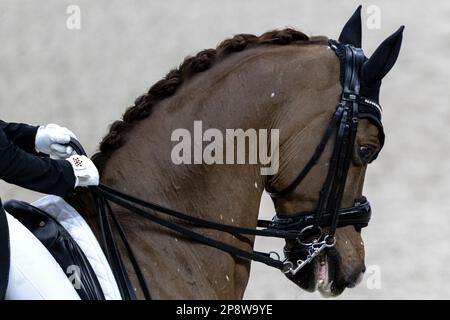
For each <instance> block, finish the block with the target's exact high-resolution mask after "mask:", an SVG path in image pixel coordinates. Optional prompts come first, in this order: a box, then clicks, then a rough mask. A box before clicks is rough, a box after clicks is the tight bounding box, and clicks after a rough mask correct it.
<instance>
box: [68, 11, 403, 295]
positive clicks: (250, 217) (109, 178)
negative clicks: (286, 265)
mask: <svg viewBox="0 0 450 320" xmlns="http://www.w3.org/2000/svg"><path fill="white" fill-rule="evenodd" d="M352 19H353V20H352ZM352 19H351V20H350V21H349V22H348V23H347V25H346V27H345V28H344V31H343V34H341V38H340V39H347V41H348V42H349V43H352V44H353V45H354V46H356V47H360V42H361V39H360V38H361V25H360V24H361V21H360V18H359V19H356V20H355V16H353V17H352ZM355 21H356V22H355ZM358 24H359V25H358ZM400 43H401V32H397V33H396V34H394V35H393V36H391V37H390V38H388V39H387V40H386V41H385V42H383V43H382V44H381V45H380V47H379V48H378V49H377V51H376V52H375V54H374V55H373V56H372V57H371V58H370V59H368V61H370V62H371V64H372V65H373V66H375V67H372V68H371V69H370V70H368V71H367V72H366V73H365V74H362V75H361V79H362V83H363V84H364V86H365V87H364V88H366V90H372V93H374V94H375V95H376V98H378V90H379V87H380V83H381V79H382V78H383V77H384V76H385V75H386V73H387V72H388V71H389V70H390V69H391V67H392V66H393V64H394V62H395V60H396V58H397V55H398V52H399V48H400ZM340 68H341V67H340V63H339V60H338V58H337V57H336V55H335V53H334V52H333V50H330V47H329V45H328V39H327V38H325V37H308V36H306V35H305V34H303V33H302V32H299V31H295V30H292V29H285V30H281V31H272V32H267V33H265V34H263V35H261V36H259V37H258V36H254V35H248V34H240V35H236V36H235V37H233V38H232V39H228V40H225V41H223V42H222V43H221V44H220V45H219V46H218V47H217V48H216V49H208V50H204V51H202V52H200V53H198V54H197V55H196V56H194V57H189V58H187V59H186V60H185V61H184V62H183V63H182V64H181V65H180V67H179V68H177V69H174V70H172V71H170V72H169V73H168V74H167V76H166V77H165V78H164V79H163V80H161V81H159V82H158V83H156V84H155V85H154V86H152V87H151V88H150V90H149V91H148V93H146V94H145V95H143V96H141V97H139V98H138V99H137V100H136V102H135V105H134V106H132V107H130V108H129V109H128V110H127V111H126V112H125V114H124V115H123V118H122V120H120V121H116V122H115V123H114V124H112V126H111V128H110V131H109V133H108V134H107V135H106V136H105V138H104V139H103V141H102V142H101V144H100V152H99V153H97V154H96V155H95V156H94V161H95V162H96V164H97V165H98V167H99V169H100V172H101V181H102V183H104V184H106V185H109V186H112V187H113V188H115V189H117V190H121V191H122V192H124V193H127V194H131V195H133V196H136V197H138V198H141V199H143V200H147V201H152V202H155V203H158V204H160V205H162V206H165V207H168V208H172V209H175V210H178V211H181V212H185V213H188V214H190V215H192V216H194V217H199V218H203V219H207V220H211V221H215V222H218V223H225V224H230V225H234V226H242V227H249V228H254V227H255V226H256V223H257V219H258V211H259V206H260V199H261V195H262V193H263V191H264V189H265V188H266V189H270V190H281V189H283V187H286V186H287V185H289V184H290V183H291V182H292V180H293V179H294V178H295V177H296V176H297V174H298V172H299V171H300V170H301V169H302V168H303V167H304V166H305V164H306V163H307V161H308V160H309V158H310V157H311V155H312V154H313V152H314V149H315V148H316V146H317V144H318V143H319V141H320V139H321V137H322V135H323V132H324V130H325V128H326V127H327V125H328V123H329V121H330V118H331V116H332V115H333V113H334V112H335V109H336V105H337V104H338V103H339V101H340V96H341V93H342V86H341V82H340V74H341V70H340ZM197 120H202V122H203V127H204V130H205V129H208V128H216V129H219V130H220V131H222V132H224V131H225V130H226V128H242V129H243V130H247V129H256V130H258V129H268V130H270V129H279V133H280V139H279V140H280V141H279V170H278V172H277V173H276V174H274V175H272V176H270V177H266V176H262V175H261V174H260V168H261V165H260V164H239V165H237V164H209V165H207V164H195V165H194V164H174V163H173V162H172V160H171V152H172V148H173V147H174V143H173V142H172V141H171V135H172V133H173V132H174V130H176V129H179V128H185V129H187V130H190V131H192V128H193V124H194V121H197ZM333 142H334V139H330V142H328V144H327V146H326V148H325V151H324V153H323V154H322V156H321V157H320V159H319V161H318V163H317V165H316V166H314V167H313V168H312V170H311V171H310V173H309V174H308V175H307V177H306V178H305V180H304V181H303V182H302V183H301V185H300V186H298V187H297V188H295V190H293V192H291V193H289V194H288V195H286V196H283V197H280V198H274V199H273V200H274V204H275V208H276V212H277V213H283V214H284V215H287V216H289V215H294V214H296V213H298V212H308V211H312V210H314V209H315V208H316V206H317V203H318V198H319V192H320V189H321V187H322V185H323V184H324V180H325V178H326V176H327V171H328V165H329V161H330V157H331V154H332V150H333ZM196 147H197V148H198V147H199V146H198V145H197V146H194V148H196ZM200 147H201V146H200ZM354 149H355V150H354V154H353V161H352V162H351V164H350V168H349V172H348V176H347V180H346V184H345V190H344V194H343V199H342V203H341V204H342V207H350V206H352V205H353V203H354V202H355V200H356V199H359V198H361V197H362V189H363V183H364V176H365V172H366V167H367V164H368V162H370V160H371V157H373V156H374V155H375V154H376V153H377V152H378V151H379V149H380V141H379V139H378V129H377V127H376V126H374V125H373V124H372V123H371V122H369V121H368V120H365V119H363V120H361V121H360V122H359V125H358V130H357V136H356V141H355V148H354ZM71 202H72V203H73V205H74V206H75V207H76V208H77V209H78V210H79V212H82V213H83V216H84V217H85V218H86V220H87V221H88V223H89V224H90V226H91V227H92V228H93V229H94V232H96V234H97V235H99V225H98V221H97V218H96V215H95V208H94V204H93V202H92V199H91V197H90V196H89V195H88V193H87V192H84V191H78V192H77V194H75V196H74V197H73V198H72V199H71ZM113 210H114V212H115V214H116V216H117V217H118V219H119V221H120V222H121V224H122V225H123V228H124V230H125V233H126V234H127V237H128V239H129V241H130V244H131V246H132V248H133V250H134V252H135V254H136V256H137V259H138V261H139V264H140V265H141V268H142V271H143V273H144V276H145V278H146V281H147V283H148V284H149V287H150V290H151V293H152V296H153V297H154V298H157V299H240V298H242V297H243V294H244V291H245V288H246V285H247V282H248V279H249V273H250V262H249V261H247V260H245V259H241V258H236V257H234V256H232V255H230V254H228V253H226V252H223V251H219V250H217V249H215V248H211V247H208V246H205V245H202V244H199V243H196V242H193V241H191V240H188V239H185V238H183V237H180V236H179V235H177V234H176V233H174V232H172V231H170V230H167V229H165V228H163V227H161V226H159V225H157V224H154V223H152V222H150V221H148V220H145V219H143V218H139V217H137V216H135V215H132V214H131V213H129V212H128V211H126V210H124V209H121V208H119V207H116V206H114V207H113ZM192 228H193V229H195V230H196V231H198V232H199V233H202V234H204V235H207V236H209V237H211V238H214V239H218V240H220V241H222V242H225V243H227V244H231V245H234V246H236V247H239V248H241V249H245V250H247V251H251V250H252V248H253V243H254V238H253V237H245V238H242V237H234V236H233V235H231V234H227V233H225V234H224V233H219V232H217V231H214V230H206V229H202V228H197V227H192ZM120 251H122V252H123V253H124V252H125V250H124V248H123V247H120ZM126 266H127V270H128V272H129V274H130V275H131V280H132V283H133V284H136V275H135V274H134V273H133V269H132V268H131V265H130V263H129V261H126ZM364 270H365V264H364V245H363V241H362V238H361V233H360V230H357V229H356V228H354V227H353V226H346V227H342V228H339V229H338V230H337V233H336V245H335V246H334V247H333V248H331V249H329V250H327V251H326V252H324V253H322V254H320V255H319V256H318V257H317V258H316V259H314V261H313V262H312V263H311V264H310V265H308V266H307V267H305V268H304V269H303V270H301V271H300V272H299V273H298V274H297V275H296V276H295V277H291V278H290V279H291V280H292V281H294V282H295V283H296V284H298V285H299V286H300V287H302V288H304V289H306V290H310V291H312V290H314V289H319V290H320V291H321V292H322V293H324V294H328V295H337V294H340V293H341V292H342V291H343V290H344V289H345V288H346V287H351V286H354V285H355V284H356V283H357V281H358V279H359V278H360V277H361V274H362V273H363V272H364Z"/></svg>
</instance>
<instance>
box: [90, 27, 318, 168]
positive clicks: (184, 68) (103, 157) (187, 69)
mask: <svg viewBox="0 0 450 320" xmlns="http://www.w3.org/2000/svg"><path fill="white" fill-rule="evenodd" d="M294 42H295V43H305V44H314V43H318V44H326V43H327V39H326V38H325V37H312V38H309V37H308V36H307V35H305V34H304V33H302V32H300V31H297V30H294V29H290V28H287V29H284V30H274V31H269V32H266V33H264V34H262V35H261V36H259V37H258V36H255V35H251V34H238V35H236V36H234V37H233V38H231V39H227V40H224V41H223V42H221V43H220V44H219V45H218V46H217V48H216V49H206V50H203V51H201V52H199V53H197V55H195V56H193V57H187V58H186V59H185V60H184V61H183V63H182V64H181V65H180V66H179V67H178V68H177V69H173V70H171V71H170V72H169V73H168V74H167V75H166V76H165V77H164V78H163V79H161V80H159V81H158V82H157V83H155V84H154V85H153V86H152V87H151V88H150V89H149V90H148V92H147V93H146V94H144V95H141V96H140V97H138V98H137V99H136V100H135V102H134V105H133V106H131V107H129V108H128V109H127V110H126V111H125V113H124V114H123V116H122V120H117V121H115V122H114V123H113V124H112V125H111V127H110V130H109V132H108V134H107V135H106V136H105V137H104V138H103V140H102V141H101V143H100V147H99V152H98V153H96V154H94V155H93V157H92V160H93V161H94V162H95V164H96V166H97V167H98V168H99V170H100V172H101V171H102V169H103V168H104V165H105V163H106V161H107V160H108V159H109V157H110V156H111V154H112V153H113V152H114V150H116V149H118V148H119V147H120V146H121V145H123V143H124V135H125V133H126V132H127V131H128V130H129V129H130V128H132V125H133V123H135V122H137V121H139V120H141V119H145V118H147V117H148V116H149V115H150V113H151V110H152V107H153V106H154V105H155V104H156V103H158V102H159V101H161V100H163V99H165V98H167V97H170V96H172V95H174V94H175V92H176V91H177V89H178V88H179V87H180V86H181V85H182V84H183V82H185V81H187V80H189V79H190V78H192V77H193V76H194V75H196V74H198V73H200V72H203V71H206V70H208V69H210V68H211V67H212V66H213V65H214V64H215V63H217V62H218V61H220V60H223V59H224V58H226V57H227V56H229V55H230V54H232V53H234V52H239V51H242V50H244V49H247V48H251V47H255V46H258V45H264V44H271V45H288V44H291V43H294Z"/></svg>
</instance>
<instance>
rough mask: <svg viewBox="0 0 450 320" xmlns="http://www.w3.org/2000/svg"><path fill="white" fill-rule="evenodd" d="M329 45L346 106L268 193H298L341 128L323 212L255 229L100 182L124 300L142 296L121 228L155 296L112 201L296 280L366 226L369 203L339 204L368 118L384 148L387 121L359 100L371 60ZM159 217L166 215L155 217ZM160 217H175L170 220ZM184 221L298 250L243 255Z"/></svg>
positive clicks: (105, 229)
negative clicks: (287, 178)
mask: <svg viewBox="0 0 450 320" xmlns="http://www.w3.org/2000/svg"><path fill="white" fill-rule="evenodd" d="M330 47H331V48H332V49H333V50H334V51H335V52H336V55H337V56H338V57H339V59H340V62H341V79H342V85H343V88H344V89H343V93H342V96H341V101H340V103H339V104H338V106H337V108H336V112H335V113H334V114H333V117H332V119H331V121H330V123H329V125H328V127H327V129H326V131H325V134H324V136H323V137H322V140H321V141H320V143H319V145H318V146H317V148H316V150H315V152H314V154H313V156H312V158H311V159H310V160H309V162H308V163H307V165H306V166H305V168H304V169H303V170H302V171H301V172H300V174H299V175H298V176H297V178H296V179H295V180H294V181H293V182H292V183H291V184H290V185H289V186H288V187H286V188H285V189H283V190H282V191H279V192H277V191H273V190H268V191H269V193H270V195H271V196H272V197H273V198H276V197H283V196H286V195H287V194H289V193H290V192H292V191H293V190H294V189H295V188H297V187H298V186H299V184H300V183H301V182H302V180H303V179H304V178H305V177H306V175H307V174H308V172H309V171H310V170H311V168H312V167H314V165H315V164H316V163H317V161H318V160H319V158H320V156H321V154H322V153H323V151H324V149H325V146H326V144H327V142H328V141H329V140H330V139H331V136H332V134H333V133H334V132H335V131H337V134H336V140H335V144H334V151H333V155H332V157H331V162H330V166H329V171H328V175H327V178H326V181H325V183H324V185H323V188H322V191H321V192H320V198H319V202H318V206H317V209H316V210H315V211H314V212H310V213H301V214H298V215H296V216H294V217H285V216H281V215H277V216H276V217H274V218H273V220H272V221H266V220H258V227H257V228H244V227H235V226H230V225H225V224H220V223H215V222H212V221H208V220H203V219H199V218H195V217H193V216H190V215H187V214H184V213H182V212H178V211H176V210H172V209H169V208H166V207H163V206H160V205H158V204H156V203H153V202H148V201H144V200H141V199H138V198H136V197H133V196H131V195H127V194H125V193H122V192H120V191H118V190H115V189H113V188H111V187H108V186H106V185H103V184H100V185H99V186H98V187H90V190H91V192H92V197H93V199H94V202H95V204H96V211H97V215H98V217H99V221H100V231H101V235H102V238H103V244H104V249H105V252H106V256H107V258H108V261H109V263H110V265H111V269H112V271H113V273H114V276H115V278H116V281H117V284H118V286H119V290H120V292H121V295H122V297H123V298H124V299H136V295H135V290H134V289H133V287H132V286H131V282H130V279H129V277H128V274H127V272H126V270H125V268H124V262H123V259H122V256H121V254H120V252H119V250H118V246H117V243H116V240H115V237H114V235H113V231H112V230H113V227H114V228H115V229H116V230H117V233H118V235H119V237H120V239H121V241H122V242H123V247H124V248H125V250H126V252H127V255H128V258H129V261H130V262H131V265H132V267H133V269H134V271H135V273H136V277H137V279H138V281H139V284H140V287H141V290H142V293H143V295H144V297H145V298H146V299H151V295H150V290H149V289H148V286H147V282H146V279H145V277H144V274H143V273H142V271H141V268H140V266H139V263H138V261H137V259H136V257H135V255H134V253H133V250H132V247H131V246H130V244H129V242H128V239H127V237H126V235H125V233H124V230H123V228H122V226H121V224H120V221H119V220H118V219H117V218H116V216H115V214H114V212H113V210H112V208H111V204H110V203H114V204H116V205H118V206H120V207H122V208H124V209H127V210H128V211H130V212H132V213H134V214H136V215H138V216H140V217H143V218H145V219H148V220H150V221H152V222H154V223H157V224H159V225H161V226H163V227H165V228H167V229H170V230H172V231H174V232H176V233H178V234H180V235H182V236H184V237H186V238H189V239H192V240H195V241H197V242H199V243H202V244H204V245H208V246H211V247H214V248H217V249H219V250H222V251H225V252H228V253H230V254H231V255H233V256H237V257H241V258H245V259H248V260H254V261H258V262H261V263H264V264H266V265H268V266H271V267H274V268H277V269H280V270H281V271H283V272H284V273H285V274H287V275H288V276H292V275H295V274H296V273H297V272H298V271H299V270H301V268H303V267H304V266H305V265H306V264H308V263H310V262H311V261H312V260H313V259H314V257H316V256H317V255H318V254H319V253H320V252H322V251H323V250H325V249H326V248H329V247H332V246H334V244H335V238H334V235H335V232H336V229H337V228H338V227H342V226H348V225H353V226H355V227H356V228H357V229H360V228H363V227H365V226H367V224H368V223H369V220H370V214H371V210H370V204H369V202H368V201H367V200H366V198H362V199H360V200H358V201H356V202H355V203H354V205H353V207H351V208H345V209H341V208H340V206H341V202H342V195H343V192H344V187H345V183H346V179H347V173H348V169H349V167H350V162H351V159H352V154H353V147H354V143H355V137H356V130H357V125H358V120H359V119H363V118H367V119H369V120H370V121H371V122H373V123H374V124H375V125H376V126H377V127H378V131H379V137H380V144H381V145H382V144H383V142H384V133H383V126H382V124H381V108H380V106H379V105H378V103H377V102H375V101H373V100H371V99H368V98H365V97H361V96H360V78H359V75H360V71H361V66H362V64H363V63H364V61H365V59H366V58H365V56H364V53H363V52H362V50H361V49H357V48H354V47H352V46H349V45H343V44H340V43H338V42H336V41H330ZM69 144H70V145H71V146H72V147H73V148H74V150H75V151H76V152H77V153H79V154H83V155H85V154H86V152H85V151H84V150H83V147H82V146H81V145H80V143H79V142H78V141H76V140H74V139H72V141H71V142H70V143H69ZM156 212H158V213H160V214H156ZM161 214H164V215H165V216H169V217H172V218H175V219H170V220H169V219H164V218H163V217H162V215H161ZM111 222H112V223H111ZM181 222H183V223H181ZM186 223H188V224H190V225H191V226H192V225H193V226H196V227H201V228H206V229H213V230H217V231H221V232H226V233H230V234H233V235H235V236H238V235H251V236H263V237H275V238H282V239H285V240H287V241H294V242H295V243H296V245H295V246H294V247H293V248H290V249H287V248H285V251H284V252H285V255H286V259H285V260H283V261H281V259H280V258H279V255H278V254H276V253H273V252H270V253H264V252H258V251H250V252H249V251H246V250H242V249H240V248H238V247H235V246H232V245H229V244H227V243H224V242H221V241H217V240H215V239H212V238H209V237H207V236H204V235H202V234H200V233H198V232H197V231H194V230H193V229H192V227H187V226H185V224H186ZM324 227H329V231H328V233H327V234H326V235H323V233H322V228H324ZM274 256H275V257H274Z"/></svg>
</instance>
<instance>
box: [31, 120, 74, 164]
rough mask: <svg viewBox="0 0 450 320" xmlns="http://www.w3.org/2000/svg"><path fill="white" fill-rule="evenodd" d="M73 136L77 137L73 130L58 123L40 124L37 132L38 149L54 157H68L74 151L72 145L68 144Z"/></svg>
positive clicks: (36, 144)
mask: <svg viewBox="0 0 450 320" xmlns="http://www.w3.org/2000/svg"><path fill="white" fill-rule="evenodd" d="M71 137H72V138H75V139H76V136H75V134H74V133H73V132H72V131H70V130H69V129H67V128H63V127H60V126H58V125H57V124H48V125H46V126H40V127H39V128H38V130H37V133H36V140H35V146H36V151H37V152H41V153H45V154H48V155H49V156H50V158H52V159H66V158H68V157H70V156H71V155H72V153H73V149H72V147H69V146H67V145H66V144H67V143H69V141H70V138H71Z"/></svg>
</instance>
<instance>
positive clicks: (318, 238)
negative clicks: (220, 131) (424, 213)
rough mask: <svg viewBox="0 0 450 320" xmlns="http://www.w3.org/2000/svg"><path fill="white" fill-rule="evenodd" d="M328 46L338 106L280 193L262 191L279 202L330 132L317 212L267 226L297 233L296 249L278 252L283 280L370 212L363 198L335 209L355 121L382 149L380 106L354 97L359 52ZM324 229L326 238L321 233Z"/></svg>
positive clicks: (358, 226) (303, 173)
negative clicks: (337, 81) (371, 130)
mask: <svg viewBox="0 0 450 320" xmlns="http://www.w3.org/2000/svg"><path fill="white" fill-rule="evenodd" d="M329 45H330V47H331V48H332V49H333V50H334V52H335V53H336V55H337V56H338V58H339V60H340V63H341V82H342V85H343V92H342V95H341V101H340V102H339V104H338V105H337V107H336V111H335V113H334V114H333V117H332V118H331V120H330V123H329V125H328V127H327V129H326V130H325V134H324V135H323V137H322V139H321V141H320V143H319V145H318V146H317V147H316V150H315V152H314V154H313V156H312V157H311V159H310V160H309V161H308V163H307V164H306V166H305V167H304V169H303V170H302V171H301V172H300V173H299V175H298V176H297V177H296V178H295V179H294V181H293V182H292V183H291V184H290V185H288V186H287V187H286V188H284V189H283V190H281V191H274V190H268V192H269V194H270V195H271V197H272V198H281V197H284V196H286V195H288V194H289V193H291V192H292V191H294V190H295V189H296V188H297V187H298V186H299V184H300V183H301V182H302V181H303V180H304V178H305V177H306V176H307V175H308V173H309V172H310V170H311V169H312V168H313V167H314V166H315V165H316V164H317V162H318V160H319V158H320V156H321V155H322V153H323V151H324V149H325V146H326V145H327V143H328V141H329V140H330V139H331V136H332V134H333V132H336V138H335V143H334V150H333V154H332V156H331V160H330V164H329V170H328V175H327V178H326V180H325V182H324V184H323V186H322V189H321V191H320V196H319V201H318V205H317V209H316V210H315V211H314V212H312V213H311V212H310V213H300V214H298V215H295V216H294V217H284V216H281V215H277V216H276V217H275V218H274V219H273V221H272V223H271V224H270V225H269V226H270V227H271V228H274V229H279V230H299V231H300V234H301V237H300V238H299V239H297V243H296V245H295V246H294V247H293V248H287V247H285V250H284V251H285V256H286V258H287V260H286V263H287V265H288V266H289V267H288V268H287V269H286V270H285V273H287V274H289V275H295V274H296V273H297V272H298V271H299V270H301V269H302V268H303V267H304V266H305V265H306V264H308V263H310V262H311V261H312V260H313V259H314V258H315V257H316V256H317V255H319V254H320V252H322V251H323V250H324V249H326V248H330V247H333V246H334V244H335V242H336V240H335V237H334V236H335V233H336V229H337V228H338V227H344V226H348V225H353V226H355V228H356V229H358V230H359V229H361V228H363V227H366V226H367V225H368V223H369V220H370V216H371V208H370V204H369V202H368V201H367V199H366V198H365V197H363V198H362V199H360V200H357V201H356V202H355V203H354V205H353V206H352V207H350V208H344V209H341V203H342V197H343V193H344V188H345V184H346V180H347V175H348V170H349V168H350V163H351V161H352V157H353V152H354V145H355V139H356V132H357V129H358V121H359V120H360V119H368V120H369V121H371V122H372V123H373V124H374V125H376V126H377V128H378V133H379V140H380V146H381V147H382V146H383V143H384V131H383V125H382V123H381V107H380V105H379V104H378V103H377V102H376V101H374V100H372V99H369V98H367V97H362V96H361V95H360V89H361V80H360V74H361V68H362V65H363V63H364V62H365V60H366V57H365V55H364V52H363V51H362V49H360V48H355V47H353V46H351V45H343V44H341V43H339V42H336V41H334V40H330V42H329ZM380 149H381V148H380ZM376 156H377V155H375V157H376ZM324 227H328V232H327V234H323V232H322V228H324Z"/></svg>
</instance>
